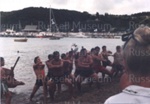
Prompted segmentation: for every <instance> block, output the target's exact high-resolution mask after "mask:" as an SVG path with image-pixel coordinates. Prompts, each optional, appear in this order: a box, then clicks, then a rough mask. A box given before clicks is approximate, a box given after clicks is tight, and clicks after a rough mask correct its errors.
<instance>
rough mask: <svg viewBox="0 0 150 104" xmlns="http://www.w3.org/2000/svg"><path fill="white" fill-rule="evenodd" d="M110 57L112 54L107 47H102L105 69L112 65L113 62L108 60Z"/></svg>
mask: <svg viewBox="0 0 150 104" xmlns="http://www.w3.org/2000/svg"><path fill="white" fill-rule="evenodd" d="M108 56H112V52H111V51H107V47H106V46H102V52H101V57H102V58H103V59H104V60H105V61H102V63H103V66H104V67H106V66H111V65H112V63H111V61H110V60H109V59H108Z"/></svg>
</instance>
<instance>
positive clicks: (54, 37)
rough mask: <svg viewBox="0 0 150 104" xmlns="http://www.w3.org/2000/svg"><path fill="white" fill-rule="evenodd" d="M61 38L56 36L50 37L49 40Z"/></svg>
mask: <svg viewBox="0 0 150 104" xmlns="http://www.w3.org/2000/svg"><path fill="white" fill-rule="evenodd" d="M60 38H61V37H56V36H50V38H49V39H50V40H59V39H60Z"/></svg>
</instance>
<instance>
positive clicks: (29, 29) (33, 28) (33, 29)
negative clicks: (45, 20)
mask: <svg viewBox="0 0 150 104" xmlns="http://www.w3.org/2000/svg"><path fill="white" fill-rule="evenodd" d="M23 31H24V32H40V31H41V30H40V29H38V28H37V25H26V26H25V28H24V29H23Z"/></svg>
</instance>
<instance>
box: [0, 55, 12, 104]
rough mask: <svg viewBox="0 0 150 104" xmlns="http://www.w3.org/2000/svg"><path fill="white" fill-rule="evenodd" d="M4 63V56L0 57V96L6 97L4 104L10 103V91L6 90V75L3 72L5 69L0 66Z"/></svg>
mask: <svg viewBox="0 0 150 104" xmlns="http://www.w3.org/2000/svg"><path fill="white" fill-rule="evenodd" d="M4 65H5V62H4V58H3V57H0V82H1V83H0V86H1V88H0V94H1V97H2V96H3V95H4V96H5V97H6V104H11V96H12V95H11V92H10V91H9V90H8V85H7V76H6V73H5V69H3V68H2V66H4Z"/></svg>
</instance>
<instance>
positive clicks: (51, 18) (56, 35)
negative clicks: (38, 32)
mask: <svg viewBox="0 0 150 104" xmlns="http://www.w3.org/2000/svg"><path fill="white" fill-rule="evenodd" d="M53 25H54V26H55V28H56V32H55V33H54V32H52V26H53ZM49 26H50V27H49V29H47V35H48V36H49V39H50V40H59V39H61V38H63V37H62V36H60V33H59V29H58V27H57V25H56V21H55V17H54V13H53V12H52V10H51V6H50V10H49Z"/></svg>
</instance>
